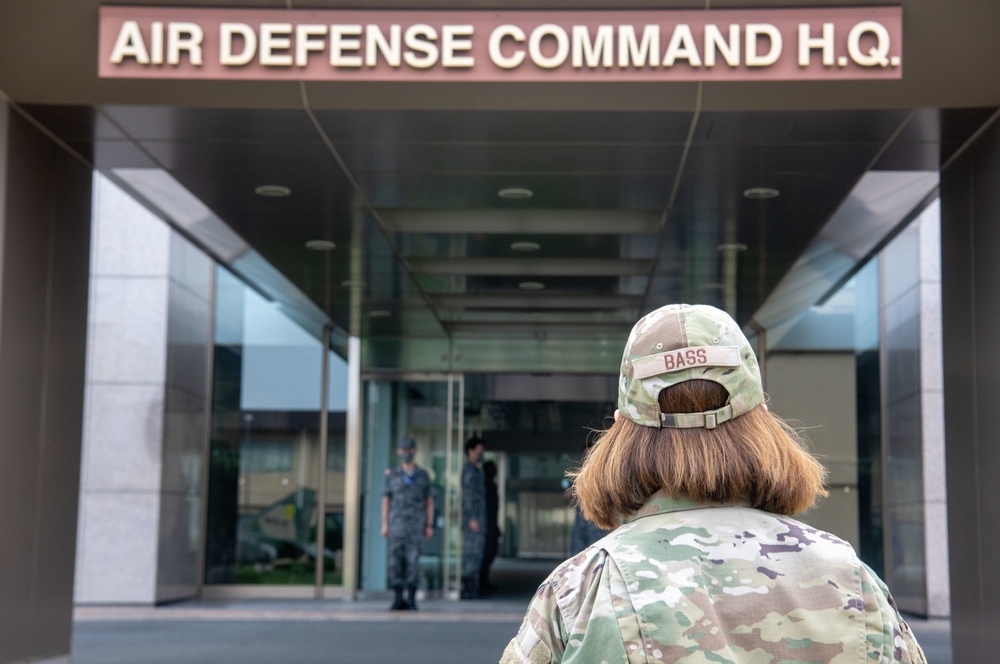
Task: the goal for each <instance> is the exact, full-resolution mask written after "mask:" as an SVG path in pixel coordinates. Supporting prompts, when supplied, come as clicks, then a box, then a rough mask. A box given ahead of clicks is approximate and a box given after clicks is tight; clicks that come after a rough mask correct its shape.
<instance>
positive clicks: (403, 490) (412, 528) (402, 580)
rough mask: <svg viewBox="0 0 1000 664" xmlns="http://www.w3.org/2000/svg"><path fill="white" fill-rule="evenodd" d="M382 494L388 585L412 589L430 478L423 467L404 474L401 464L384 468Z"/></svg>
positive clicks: (425, 522)
mask: <svg viewBox="0 0 1000 664" xmlns="http://www.w3.org/2000/svg"><path fill="white" fill-rule="evenodd" d="M385 472H386V477H385V488H384V489H383V490H382V495H383V496H387V497H388V498H389V585H390V586H391V587H393V588H416V587H417V585H418V582H419V580H420V567H419V562H420V553H421V550H422V549H423V543H424V528H426V526H427V525H428V524H427V499H428V498H430V496H431V479H430V476H429V475H428V474H427V471H425V470H424V469H423V468H419V467H415V468H414V471H413V473H412V474H407V472H406V471H405V470H403V468H402V466H396V467H395V468H393V469H392V470H389V469H386V471H385Z"/></svg>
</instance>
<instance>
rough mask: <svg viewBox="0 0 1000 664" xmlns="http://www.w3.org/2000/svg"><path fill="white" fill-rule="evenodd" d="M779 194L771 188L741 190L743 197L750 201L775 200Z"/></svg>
mask: <svg viewBox="0 0 1000 664" xmlns="http://www.w3.org/2000/svg"><path fill="white" fill-rule="evenodd" d="M780 193H781V192H780V191H778V190H777V189H774V188H772V187H750V188H749V189H744V190H743V197H744V198H749V199H752V200H763V199H765V198H777V197H778V195H779V194H780Z"/></svg>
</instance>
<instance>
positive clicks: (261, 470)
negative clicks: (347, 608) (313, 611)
mask: <svg viewBox="0 0 1000 664" xmlns="http://www.w3.org/2000/svg"><path fill="white" fill-rule="evenodd" d="M215 331H216V334H215V358H214V383H213V396H212V398H213V404H212V405H213V412H212V441H211V457H210V468H209V491H208V523H207V546H206V561H205V582H206V583H208V584H270V585H274V584H284V585H313V584H314V583H315V580H316V565H317V558H318V557H319V556H318V552H317V548H316V535H317V524H318V522H319V513H320V510H319V502H318V500H317V486H318V485H319V472H320V454H319V411H318V405H319V401H320V396H319V395H320V365H321V362H320V361H319V359H320V357H321V355H320V343H319V341H318V340H316V339H315V338H313V337H311V336H309V335H308V334H306V333H305V332H304V331H303V330H302V329H301V328H299V327H298V326H296V325H295V324H294V323H293V322H292V321H291V320H289V319H288V318H287V316H285V315H284V314H283V313H282V312H281V311H280V309H278V308H276V307H274V306H272V305H271V304H270V303H268V302H267V301H265V300H264V299H263V298H261V297H260V296H259V295H257V293H256V292H254V291H253V290H251V289H250V288H248V287H247V286H246V285H244V284H243V283H242V282H240V281H239V280H238V279H237V278H236V277H234V276H233V275H231V274H230V273H228V272H227V271H225V270H223V269H221V268H219V270H218V274H217V279H216V307H215ZM331 367H332V371H331V385H330V395H331V399H330V411H331V412H330V417H329V429H330V431H329V444H328V457H327V464H326V468H325V469H324V470H325V472H326V473H327V477H326V486H327V496H326V500H325V516H324V528H325V547H324V549H325V550H324V552H323V556H322V560H323V577H324V583H327V584H339V583H340V582H341V555H342V546H343V545H342V543H343V510H344V452H345V428H346V396H345V395H346V365H345V364H344V362H343V361H342V360H340V358H337V357H336V356H333V358H332V362H331Z"/></svg>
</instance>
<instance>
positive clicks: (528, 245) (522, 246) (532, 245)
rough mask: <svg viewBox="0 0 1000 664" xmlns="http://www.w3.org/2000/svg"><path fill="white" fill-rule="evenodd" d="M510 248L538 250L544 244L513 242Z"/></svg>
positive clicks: (515, 249)
mask: <svg viewBox="0 0 1000 664" xmlns="http://www.w3.org/2000/svg"><path fill="white" fill-rule="evenodd" d="M510 248H511V249H513V250H514V251H538V250H539V249H541V248H542V245H540V244H538V243H537V242H526V241H524V242H511V244H510Z"/></svg>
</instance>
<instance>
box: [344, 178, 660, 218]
mask: <svg viewBox="0 0 1000 664" xmlns="http://www.w3.org/2000/svg"><path fill="white" fill-rule="evenodd" d="M357 179H358V182H359V183H360V184H361V187H362V188H363V189H364V190H365V191H366V192H367V193H368V197H369V200H371V202H372V204H373V205H374V206H375V207H377V208H422V209H431V210H433V209H448V208H483V207H498V208H505V209H513V210H518V209H534V208H557V209H558V208H563V209H578V208H595V209H608V208H610V209H614V208H618V209H623V210H650V209H659V208H663V207H665V206H666V204H667V200H668V197H669V194H670V186H671V182H672V181H673V175H672V174H654V175H645V174H639V175H611V176H604V175H590V174H583V175H573V174H554V175H548V174H539V173H531V174H524V175H506V174H493V173H486V174H467V173H450V174H400V173H359V174H357ZM506 187H526V188H528V189H530V190H531V191H532V192H534V195H533V196H532V198H531V199H530V200H527V201H505V200H501V199H499V198H498V197H497V192H498V191H499V190H500V189H503V188H506Z"/></svg>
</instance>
